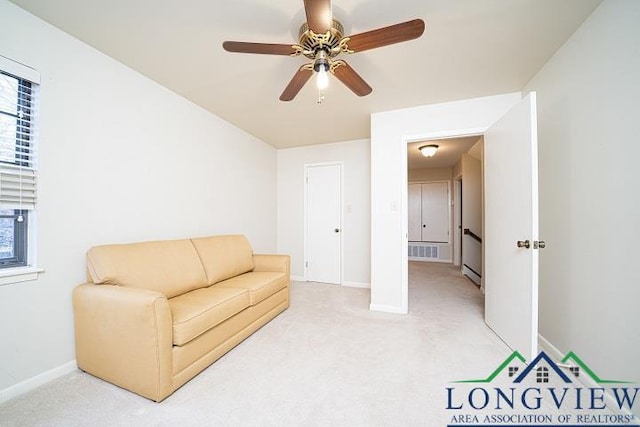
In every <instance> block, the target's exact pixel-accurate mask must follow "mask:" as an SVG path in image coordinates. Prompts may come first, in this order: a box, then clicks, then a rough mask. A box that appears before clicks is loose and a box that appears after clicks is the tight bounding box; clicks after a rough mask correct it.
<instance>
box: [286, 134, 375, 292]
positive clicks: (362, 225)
mask: <svg viewBox="0 0 640 427" xmlns="http://www.w3.org/2000/svg"><path fill="white" fill-rule="evenodd" d="M369 147H370V145H369V140H368V139H367V140H364V139H363V140H356V141H347V142H338V143H333V144H322V145H314V146H307V147H300V148H290V149H284V150H278V252H282V253H287V254H290V255H291V274H292V276H294V277H295V278H298V279H300V278H303V277H304V165H305V164H308V163H322V162H334V161H336V162H343V171H342V173H343V180H344V182H343V188H344V216H343V217H344V224H343V243H344V256H343V271H344V277H343V281H344V284H346V285H355V286H366V285H369V283H370V281H371V280H370V254H371V252H370V248H371V245H370V231H371V214H370V209H371V197H370V194H371V185H370V167H369V164H370V159H371V154H370V148H369Z"/></svg>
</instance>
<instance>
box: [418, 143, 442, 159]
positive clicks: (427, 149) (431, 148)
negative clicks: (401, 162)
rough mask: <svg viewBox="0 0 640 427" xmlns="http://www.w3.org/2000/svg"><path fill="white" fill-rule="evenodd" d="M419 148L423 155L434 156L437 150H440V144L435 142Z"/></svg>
mask: <svg viewBox="0 0 640 427" xmlns="http://www.w3.org/2000/svg"><path fill="white" fill-rule="evenodd" d="M418 150H420V152H421V153H422V155H423V156H425V157H433V156H434V155H435V154H436V151H438V146H437V145H435V144H429V145H423V146H422V147H420V148H418Z"/></svg>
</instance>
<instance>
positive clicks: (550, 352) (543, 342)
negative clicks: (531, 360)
mask: <svg viewBox="0 0 640 427" xmlns="http://www.w3.org/2000/svg"><path fill="white" fill-rule="evenodd" d="M538 346H539V347H540V349H539V350H543V351H544V352H545V353H547V356H549V357H551V359H553V360H554V361H555V362H556V363H559V364H560V363H561V361H562V359H563V358H564V356H565V354H564V353H562V352H561V351H560V350H558V348H557V347H556V346H554V345H553V344H551V343H550V342H549V340H547V339H546V338H545V337H543V336H542V335H540V334H538ZM561 366H562V365H561ZM571 378H572V379H573V378H574V377H573V376H571ZM576 379H577V380H578V381H579V382H580V383H581V384H582V385H583V386H585V387H587V388H601V387H602V385H600V384H598V383H597V382H595V381H594V380H593V378H591V377H590V376H589V375H580V376H579V377H578V378H576ZM604 400H605V404H606V405H607V408H615V409H616V410H618V409H617V408H618V405H617V403H616V401H615V397H614V396H613V395H611V392H610V391H609V390H606V389H605V392H604ZM611 411H612V412H615V411H613V409H611ZM620 412H621V413H622V414H623V415H629V416H631V417H635V418H634V419H635V421H634V422H640V419H639V418H638V417H637V416H635V414H633V413H632V412H631V411H629V410H627V409H626V408H623V409H622V410H620Z"/></svg>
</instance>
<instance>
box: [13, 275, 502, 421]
mask: <svg viewBox="0 0 640 427" xmlns="http://www.w3.org/2000/svg"><path fill="white" fill-rule="evenodd" d="M409 277H410V291H409V302H410V314H409V315H404V316H403V315H394V314H385V313H376V312H371V311H369V309H368V307H369V290H367V289H355V288H344V287H340V286H335V285H326V284H319V283H300V282H297V283H293V284H292V296H291V308H290V309H289V310H287V311H286V312H284V313H283V314H281V315H280V316H278V317H277V318H276V319H274V320H273V321H272V322H270V323H269V324H267V325H266V326H264V327H263V328H262V329H260V330H259V331H257V332H256V333H255V334H254V335H252V336H251V337H249V338H248V339H247V340H245V341H244V342H243V343H241V344H240V345H239V346H237V347H236V348H235V349H233V350H232V351H231V352H229V353H228V354H227V355H225V356H224V357H223V358H222V359H220V360H218V361H217V362H216V363H214V364H213V365H212V366H210V367H209V368H208V369H206V370H205V371H203V372H202V373H201V374H200V375H198V376H196V377H195V378H194V379H193V380H191V381H190V382H189V383H187V384H186V385H185V386H183V387H182V388H181V389H179V390H178V391H176V392H175V393H174V394H173V395H172V396H170V397H169V398H167V399H166V400H165V401H163V402H162V403H159V404H158V403H154V402H151V401H149V400H147V399H144V398H142V397H139V396H137V395H135V394H132V393H129V392H127V391H125V390H122V389H120V388H118V387H115V386H113V385H111V384H108V383H106V382H103V381H101V380H98V379H96V378H94V377H92V376H90V375H87V374H84V373H82V372H79V371H78V372H75V373H72V374H69V375H67V376H64V377H62V378H60V379H58V380H55V381H52V382H51V383H48V384H46V385H45V386H43V387H40V388H39V389H37V390H34V391H32V392H30V393H27V394H25V395H22V396H19V397H17V398H15V399H13V400H11V401H9V402H5V403H4V404H2V405H0V426H12V427H13V426H92V427H98V426H169V425H171V426H175V425H179V426H440V425H446V424H447V422H449V421H450V418H449V417H448V415H447V414H446V411H445V410H444V407H445V404H446V392H445V387H446V386H447V385H448V383H449V382H451V381H455V380H459V379H466V378H476V377H484V376H485V374H486V373H488V372H490V371H492V370H493V369H494V368H495V367H496V365H497V364H498V363H499V362H501V361H502V360H504V358H505V357H506V356H508V355H509V354H510V350H509V349H508V348H507V347H506V346H505V345H504V344H503V343H502V341H500V340H499V339H498V338H497V337H496V336H495V335H494V334H493V333H492V332H491V331H490V330H489V329H488V328H487V327H486V326H485V324H484V322H483V315H482V313H483V306H482V304H483V298H482V295H481V294H480V292H479V290H478V288H476V287H475V286H474V285H473V284H472V283H471V282H470V281H469V280H467V279H465V278H463V277H462V276H461V275H460V273H459V271H457V270H456V269H455V268H453V267H452V266H450V265H446V264H432V263H411V267H410V274H409Z"/></svg>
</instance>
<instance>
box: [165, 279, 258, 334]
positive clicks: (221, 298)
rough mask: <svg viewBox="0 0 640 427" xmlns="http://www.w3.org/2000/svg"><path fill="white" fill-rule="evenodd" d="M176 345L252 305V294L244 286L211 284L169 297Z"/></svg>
mask: <svg viewBox="0 0 640 427" xmlns="http://www.w3.org/2000/svg"><path fill="white" fill-rule="evenodd" d="M169 307H170V308H171V316H172V318H173V344H174V345H178V346H180V345H183V344H186V343H188V342H189V341H191V340H192V339H194V338H195V337H197V336H199V335H201V334H203V333H205V332H207V331H208V330H209V329H211V328H213V327H214V326H216V325H218V324H219V323H222V322H223V321H225V320H227V319H228V318H230V317H231V316H233V315H234V314H236V313H238V312H240V311H242V310H244V309H245V308H247V307H249V293H248V292H247V291H246V290H245V289H241V288H218V287H216V286H211V287H208V288H203V289H196V290H195V291H191V292H188V293H186V294H184V295H179V296H177V297H175V298H171V299H170V300H169Z"/></svg>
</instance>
